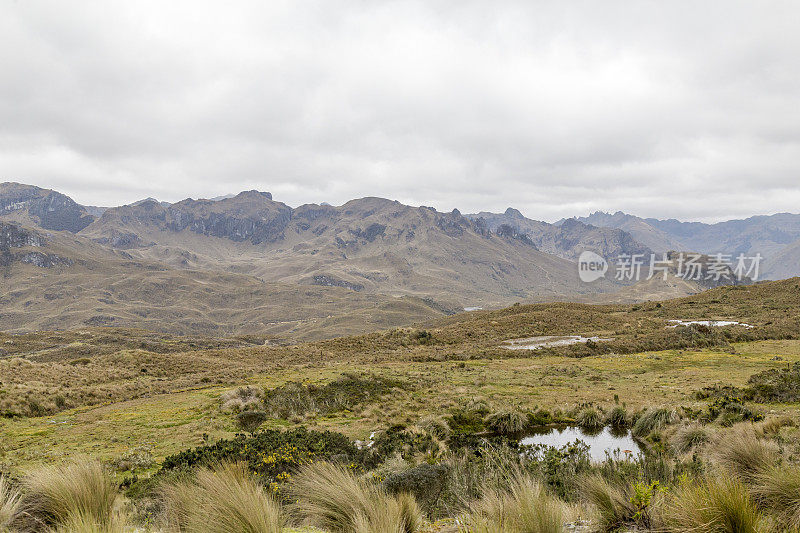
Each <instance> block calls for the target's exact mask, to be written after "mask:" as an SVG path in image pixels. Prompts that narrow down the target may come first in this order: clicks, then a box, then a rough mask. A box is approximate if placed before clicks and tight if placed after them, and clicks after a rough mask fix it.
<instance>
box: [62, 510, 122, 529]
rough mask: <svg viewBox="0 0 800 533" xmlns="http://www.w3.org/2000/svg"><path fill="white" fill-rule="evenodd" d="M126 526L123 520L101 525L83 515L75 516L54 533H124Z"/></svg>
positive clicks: (70, 517)
mask: <svg viewBox="0 0 800 533" xmlns="http://www.w3.org/2000/svg"><path fill="white" fill-rule="evenodd" d="M126 527H127V526H126V524H125V523H124V521H123V520H122V519H116V520H112V521H111V523H109V524H105V525H101V524H98V523H97V522H95V521H94V520H93V519H92V518H91V517H88V516H86V515H83V514H74V515H71V516H69V517H68V518H67V520H66V521H65V522H64V523H63V524H61V525H60V526H58V528H56V529H55V530H54V533H124V532H125V531H126Z"/></svg>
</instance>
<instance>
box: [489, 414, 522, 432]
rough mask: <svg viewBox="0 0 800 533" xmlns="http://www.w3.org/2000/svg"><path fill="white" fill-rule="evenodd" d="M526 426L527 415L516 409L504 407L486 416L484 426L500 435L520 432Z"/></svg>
mask: <svg viewBox="0 0 800 533" xmlns="http://www.w3.org/2000/svg"><path fill="white" fill-rule="evenodd" d="M527 426H528V417H527V416H526V415H525V414H524V413H522V412H521V411H518V410H516V409H504V410H501V411H496V412H494V413H491V414H490V415H488V416H487V417H486V427H487V428H488V429H489V430H490V431H493V432H495V433H499V434H500V435H514V434H517V433H522V432H523V431H525V428H526V427H527Z"/></svg>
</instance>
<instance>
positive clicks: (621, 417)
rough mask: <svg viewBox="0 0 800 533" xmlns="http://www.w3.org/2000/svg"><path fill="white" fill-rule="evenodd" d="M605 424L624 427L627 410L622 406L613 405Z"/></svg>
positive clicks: (626, 421)
mask: <svg viewBox="0 0 800 533" xmlns="http://www.w3.org/2000/svg"><path fill="white" fill-rule="evenodd" d="M606 424H608V425H609V426H611V427H612V428H624V427H627V426H628V412H627V411H626V410H625V408H624V407H622V406H619V405H618V406H616V407H614V408H613V409H612V410H611V412H609V413H608V416H607V417H606Z"/></svg>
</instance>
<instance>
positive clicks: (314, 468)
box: [288, 462, 424, 533]
mask: <svg viewBox="0 0 800 533" xmlns="http://www.w3.org/2000/svg"><path fill="white" fill-rule="evenodd" d="M288 493H289V495H290V496H291V497H292V498H293V499H295V500H296V501H297V504H296V505H297V510H298V512H299V513H300V514H301V515H304V516H305V517H306V519H307V521H308V522H310V523H311V524H313V525H315V526H317V527H320V528H322V529H326V530H329V531H331V532H337V533H362V532H364V533H366V532H367V531H370V532H374V533H383V532H387V533H394V532H398V533H413V532H415V531H419V530H420V528H421V527H422V525H423V523H424V519H423V517H422V512H421V511H420V509H419V506H418V505H417V503H416V501H415V500H414V499H413V498H412V497H410V496H408V495H396V496H390V495H388V494H387V493H386V492H384V491H383V490H381V489H380V488H379V487H376V486H375V485H371V484H369V483H368V482H366V481H364V480H362V479H359V478H357V477H355V475H353V473H352V472H350V471H348V470H346V469H344V468H342V467H340V466H336V465H333V464H331V463H325V462H319V463H314V464H311V465H309V466H307V467H306V468H304V469H303V470H302V471H301V472H300V473H299V474H297V475H296V476H295V478H294V480H293V482H292V483H291V484H290V485H289V489H288Z"/></svg>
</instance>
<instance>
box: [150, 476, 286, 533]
mask: <svg viewBox="0 0 800 533" xmlns="http://www.w3.org/2000/svg"><path fill="white" fill-rule="evenodd" d="M162 494H163V497H164V501H165V503H166V506H165V509H166V521H167V523H168V524H169V525H171V526H173V527H175V528H177V529H178V530H179V531H185V532H187V533H280V532H281V531H282V530H283V525H284V522H285V518H284V513H283V511H282V509H281V506H280V505H279V504H278V503H277V502H276V501H275V500H274V499H273V498H272V497H271V496H269V495H268V494H267V493H266V492H265V491H264V489H263V488H262V487H261V485H260V484H259V483H258V482H257V481H256V480H255V479H254V478H253V477H252V476H251V475H250V473H249V472H248V470H247V465H246V464H245V463H236V464H234V463H223V464H221V465H219V466H217V467H216V468H214V469H213V470H210V469H207V468H203V469H200V470H199V471H198V472H197V475H196V478H195V479H194V480H192V481H183V482H178V483H175V484H172V485H167V486H165V487H163V489H162Z"/></svg>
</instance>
